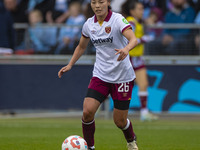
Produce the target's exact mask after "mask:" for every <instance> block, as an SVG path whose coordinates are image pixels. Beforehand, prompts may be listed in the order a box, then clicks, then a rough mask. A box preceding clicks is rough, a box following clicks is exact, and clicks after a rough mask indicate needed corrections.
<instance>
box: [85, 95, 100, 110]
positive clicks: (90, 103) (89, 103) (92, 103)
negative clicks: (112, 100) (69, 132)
mask: <svg viewBox="0 0 200 150" xmlns="http://www.w3.org/2000/svg"><path fill="white" fill-rule="evenodd" d="M100 104H101V103H100V102H99V101H98V100H96V99H94V98H90V97H86V98H85V99H84V102H83V111H88V112H91V113H95V112H96V111H97V109H98V108H99V106H100Z"/></svg>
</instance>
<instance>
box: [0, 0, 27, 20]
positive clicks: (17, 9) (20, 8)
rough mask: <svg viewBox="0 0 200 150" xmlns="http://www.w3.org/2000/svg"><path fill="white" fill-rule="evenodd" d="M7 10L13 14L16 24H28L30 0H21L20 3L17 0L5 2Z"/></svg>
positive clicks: (5, 0)
mask: <svg viewBox="0 0 200 150" xmlns="http://www.w3.org/2000/svg"><path fill="white" fill-rule="evenodd" d="M4 4H5V7H6V9H7V10H8V11H9V12H10V13H11V15H12V17H13V20H14V22H15V23H27V22H28V14H27V7H28V0H21V1H20V2H19V3H18V2H17V0H4Z"/></svg>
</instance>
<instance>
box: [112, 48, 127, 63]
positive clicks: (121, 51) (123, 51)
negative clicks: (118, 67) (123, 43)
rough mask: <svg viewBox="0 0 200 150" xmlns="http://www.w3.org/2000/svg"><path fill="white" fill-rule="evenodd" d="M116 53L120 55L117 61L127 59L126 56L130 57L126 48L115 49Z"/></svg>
mask: <svg viewBox="0 0 200 150" xmlns="http://www.w3.org/2000/svg"><path fill="white" fill-rule="evenodd" d="M115 51H116V52H117V53H115V55H118V54H119V57H118V58H117V61H122V60H124V59H125V58H126V56H127V55H128V52H129V50H128V49H126V48H123V49H115Z"/></svg>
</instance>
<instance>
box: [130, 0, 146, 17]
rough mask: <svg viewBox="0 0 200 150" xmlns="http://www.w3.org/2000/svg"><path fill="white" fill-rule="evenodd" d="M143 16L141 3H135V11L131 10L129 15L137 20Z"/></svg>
mask: <svg viewBox="0 0 200 150" xmlns="http://www.w3.org/2000/svg"><path fill="white" fill-rule="evenodd" d="M143 14H144V6H143V5H142V4H141V3H137V4H136V6H135V9H133V10H131V15H132V16H133V17H136V18H137V19H142V17H143Z"/></svg>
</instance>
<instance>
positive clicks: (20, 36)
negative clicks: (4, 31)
mask: <svg viewBox="0 0 200 150" xmlns="http://www.w3.org/2000/svg"><path fill="white" fill-rule="evenodd" d="M4 4H5V7H6V9H7V10H8V11H9V12H10V13H11V16H12V18H13V21H14V23H28V13H27V7H28V0H21V1H19V2H18V0H4ZM15 33H16V34H15V49H16V50H17V49H23V48H24V47H25V44H24V35H25V29H16V30H15Z"/></svg>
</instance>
